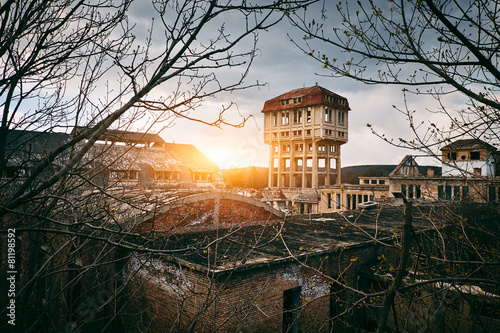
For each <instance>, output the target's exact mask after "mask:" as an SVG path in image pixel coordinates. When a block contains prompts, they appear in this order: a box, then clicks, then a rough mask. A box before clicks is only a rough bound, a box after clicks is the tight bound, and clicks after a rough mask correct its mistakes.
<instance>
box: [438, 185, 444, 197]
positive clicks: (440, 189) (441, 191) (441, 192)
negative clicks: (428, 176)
mask: <svg viewBox="0 0 500 333" xmlns="http://www.w3.org/2000/svg"><path fill="white" fill-rule="evenodd" d="M438 199H444V186H443V185H438Z"/></svg>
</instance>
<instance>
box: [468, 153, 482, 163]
mask: <svg viewBox="0 0 500 333" xmlns="http://www.w3.org/2000/svg"><path fill="white" fill-rule="evenodd" d="M470 159H471V160H473V161H474V160H476V161H477V160H479V159H480V153H479V152H478V151H471V153H470Z"/></svg>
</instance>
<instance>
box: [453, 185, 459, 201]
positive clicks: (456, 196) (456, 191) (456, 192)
mask: <svg viewBox="0 0 500 333" xmlns="http://www.w3.org/2000/svg"><path fill="white" fill-rule="evenodd" d="M453 200H460V186H453Z"/></svg>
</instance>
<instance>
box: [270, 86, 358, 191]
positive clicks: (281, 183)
mask: <svg viewBox="0 0 500 333" xmlns="http://www.w3.org/2000/svg"><path fill="white" fill-rule="evenodd" d="M349 110H350V108H349V103H348V101H347V99H346V98H344V97H342V96H340V95H337V94H335V93H333V92H331V91H330V90H328V89H325V88H322V87H320V86H318V85H316V86H313V87H308V88H301V89H295V90H292V91H290V92H287V93H285V94H282V95H280V96H278V97H275V98H273V99H270V100H268V101H266V102H265V103H264V108H263V109H262V112H263V113H264V142H265V143H266V144H268V145H269V146H270V149H269V186H270V187H280V188H289V187H295V188H318V187H320V186H328V185H333V184H339V183H340V176H341V175H340V166H341V164H340V146H341V145H343V144H344V143H346V142H347V139H348V133H347V128H348V111H349Z"/></svg>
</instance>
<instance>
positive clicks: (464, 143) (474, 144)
mask: <svg viewBox="0 0 500 333" xmlns="http://www.w3.org/2000/svg"><path fill="white" fill-rule="evenodd" d="M478 148H479V149H480V148H484V149H488V150H490V151H493V152H496V151H497V149H496V148H495V147H494V146H492V145H490V144H489V143H486V142H484V141H482V140H479V139H463V140H457V141H454V142H452V143H450V144H449V145H446V146H444V147H443V148H441V150H450V149H478Z"/></svg>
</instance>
